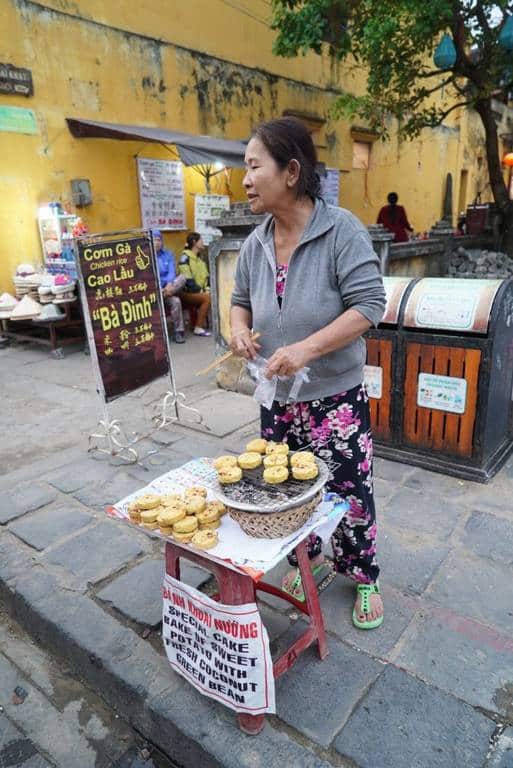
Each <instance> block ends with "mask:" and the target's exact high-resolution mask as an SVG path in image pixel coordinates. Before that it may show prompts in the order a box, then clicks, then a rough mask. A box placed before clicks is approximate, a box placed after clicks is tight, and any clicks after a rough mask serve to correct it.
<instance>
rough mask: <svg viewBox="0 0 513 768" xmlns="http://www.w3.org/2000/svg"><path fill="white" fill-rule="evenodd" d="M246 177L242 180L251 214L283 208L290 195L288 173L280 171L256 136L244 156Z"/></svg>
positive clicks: (287, 171) (286, 170) (251, 140)
mask: <svg viewBox="0 0 513 768" xmlns="http://www.w3.org/2000/svg"><path fill="white" fill-rule="evenodd" d="M245 163H246V175H245V176H244V178H243V180H242V184H243V186H244V189H245V190H246V194H247V196H248V200H249V207H250V209H251V213H272V212H273V211H274V210H275V209H276V208H278V207H280V208H281V207H283V203H284V197H285V196H288V195H290V193H291V186H290V176H291V174H290V171H289V169H287V168H285V169H284V170H282V169H281V168H280V167H279V166H278V164H277V163H276V161H275V160H274V158H273V157H272V155H270V154H269V152H268V151H267V149H266V148H265V146H264V144H263V143H262V142H261V141H260V139H258V138H257V137H256V136H253V138H252V139H250V141H249V143H248V146H247V149H246V155H245Z"/></svg>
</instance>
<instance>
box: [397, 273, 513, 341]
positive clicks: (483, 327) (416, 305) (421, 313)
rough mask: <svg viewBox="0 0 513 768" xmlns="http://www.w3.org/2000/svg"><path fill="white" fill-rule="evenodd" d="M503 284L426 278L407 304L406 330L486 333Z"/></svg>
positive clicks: (414, 290)
mask: <svg viewBox="0 0 513 768" xmlns="http://www.w3.org/2000/svg"><path fill="white" fill-rule="evenodd" d="M503 282H504V281H503V280H473V279H461V278H460V279H458V278H451V277H426V278H423V279H422V280H419V282H418V283H417V285H415V287H414V288H413V290H412V292H411V294H410V296H409V297H408V300H407V302H406V308H405V311H404V327H405V328H419V329H422V328H426V329H427V328H429V329H433V330H443V331H459V332H460V333H479V334H486V333H487V332H488V324H489V321H490V315H491V311H492V306H493V302H494V299H495V296H496V294H497V291H498V290H499V288H500V286H501V285H502V283H503Z"/></svg>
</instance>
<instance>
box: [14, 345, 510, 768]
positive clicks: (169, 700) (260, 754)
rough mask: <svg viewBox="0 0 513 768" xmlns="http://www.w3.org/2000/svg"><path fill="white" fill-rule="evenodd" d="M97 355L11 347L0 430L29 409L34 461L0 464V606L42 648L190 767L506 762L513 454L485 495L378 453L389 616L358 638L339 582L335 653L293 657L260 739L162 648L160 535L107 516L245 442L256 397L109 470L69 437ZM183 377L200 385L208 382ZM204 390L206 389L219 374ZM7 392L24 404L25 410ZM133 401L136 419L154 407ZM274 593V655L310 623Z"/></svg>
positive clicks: (325, 598) (267, 603)
mask: <svg viewBox="0 0 513 768" xmlns="http://www.w3.org/2000/svg"><path fill="white" fill-rule="evenodd" d="M185 346H187V345H185ZM190 349H191V352H190V354H193V347H192V345H191V347H190ZM37 354H39V358H38V359H37V360H36V362H33V361H34V356H35V355H37ZM2 355H4V357H2ZM24 356H27V358H26V359H25V363H24V364H23V360H24ZM184 359H185V358H184ZM4 361H9V363H10V365H9V366H5V365H3V362H4ZM31 365H37V369H38V371H39V373H38V376H37V377H32V376H31V374H30V366H31ZM87 365H88V361H87V359H86V358H85V359H82V356H81V355H73V356H70V357H69V358H67V359H66V360H64V361H54V360H51V359H45V358H44V357H43V356H42V354H41V353H40V351H39V350H38V351H37V353H36V352H35V351H33V350H31V349H28V350H24V349H20V348H16V349H11V350H9V351H8V354H5V353H4V352H0V385H1V384H3V383H4V381H5V380H8V382H9V386H8V388H7V389H6V390H2V391H6V392H7V395H6V397H5V398H4V400H3V401H2V407H3V417H2V419H3V422H4V423H3V425H2V424H0V428H2V426H3V428H4V429H3V435H4V438H5V436H6V435H7V433H8V428H9V423H10V422H12V423H13V424H16V423H17V421H16V420H20V421H21V422H22V432H24V434H30V435H31V437H30V441H31V446H32V448H31V451H30V455H29V453H28V452H25V453H24V451H23V445H22V443H21V442H20V443H19V450H18V453H19V454H20V455H19V459H18V460H16V458H15V457H13V456H11V457H10V460H9V462H8V463H5V464H4V465H2V467H3V474H2V475H0V599H1V601H2V603H3V605H4V606H5V607H6V608H7V609H8V610H9V611H10V612H11V614H12V615H13V616H14V617H15V618H16V619H17V621H18V622H20V624H21V625H22V626H23V627H24V628H25V629H26V630H27V631H28V632H29V633H30V634H31V635H32V636H33V638H34V639H35V640H36V641H37V642H38V643H39V644H40V646H41V647H44V648H46V649H48V650H49V651H50V652H51V653H53V654H55V656H56V657H58V658H59V659H60V660H61V661H62V663H63V664H65V665H66V666H67V667H68V668H69V669H71V670H73V671H74V673H75V674H76V675H78V676H80V677H81V678H82V679H83V680H85V681H86V682H87V684H88V685H89V686H91V687H92V688H93V689H95V690H96V691H98V692H99V693H100V694H101V696H102V697H104V699H105V700H106V702H107V703H108V704H109V705H110V706H112V707H115V708H116V709H117V711H118V712H119V714H120V715H121V716H122V717H124V718H125V719H127V720H128V721H129V723H130V724H131V725H132V726H134V727H135V728H137V730H138V731H140V732H141V733H142V734H143V735H144V736H145V737H146V738H147V739H149V740H150V741H152V742H153V743H155V744H157V745H158V746H160V747H161V748H162V749H163V750H164V751H165V752H166V753H167V754H168V755H170V757H171V758H173V759H175V760H176V762H177V763H178V764H180V765H182V766H185V767H187V766H194V767H195V768H196V766H198V765H201V766H202V767H203V766H237V768H243V767H244V766H251V767H252V768H255V766H258V767H260V766H261V768H272V766H278V765H280V766H281V765H291V766H315V767H316V768H317V766H318V767H319V768H321V767H322V766H325V767H327V766H346V767H347V768H388V767H389V766H390V768H449V767H450V768H513V578H512V577H513V501H512V499H513V460H510V461H509V462H508V463H507V464H506V466H505V467H504V468H503V470H502V471H501V472H500V473H499V475H498V476H497V477H496V478H495V479H494V480H493V481H492V482H491V483H490V484H489V485H487V486H483V485H478V484H474V483H471V482H466V481H460V480H457V479H454V478H450V477H446V476H444V475H435V474H432V473H430V472H427V471H424V470H421V469H417V468H414V467H411V466H406V465H401V464H397V463H391V462H388V461H386V460H383V459H378V460H377V461H376V466H375V474H376V483H375V486H376V495H377V501H378V504H377V506H378V510H379V523H380V538H379V549H380V560H381V566H382V587H383V593H384V600H385V608H386V619H385V623H384V625H383V626H382V628H380V629H379V630H377V631H373V632H369V633H362V632H359V631H358V630H356V629H354V628H353V626H352V624H351V620H350V614H351V606H352V601H353V597H354V593H353V587H352V585H351V583H350V582H348V581H345V580H343V579H341V578H338V579H336V580H335V581H334V582H333V583H332V584H331V585H330V586H329V587H328V589H327V590H326V591H325V592H324V593H323V595H322V600H321V602H322V606H323V611H324V615H325V620H326V625H327V628H328V632H329V644H330V656H329V657H328V659H327V660H326V661H325V662H322V663H321V662H319V661H318V659H317V657H316V654H315V651H314V650H313V649H312V650H311V651H309V652H308V653H306V654H305V655H304V656H303V657H301V658H300V660H299V661H298V663H297V664H296V666H295V667H294V668H293V669H292V670H291V671H290V672H288V673H287V675H285V676H284V677H283V678H281V679H280V681H279V682H278V684H277V715H276V716H275V717H274V716H273V717H269V718H268V723H267V725H266V728H265V730H264V731H263V733H262V734H261V735H260V736H258V737H256V738H250V737H246V736H244V735H243V734H241V733H240V732H239V730H238V729H237V727H236V723H235V718H234V716H233V714H232V713H231V712H230V711H228V710H226V709H225V708H223V707H221V706H218V705H217V704H215V703H213V702H212V701H210V700H208V699H206V698H204V697H202V696H200V695H199V694H198V693H196V691H194V690H193V689H192V688H191V687H190V686H189V685H188V684H187V683H186V682H184V681H183V680H182V679H181V678H179V677H178V676H176V675H175V674H174V673H173V672H172V671H171V670H170V668H169V665H168V664H167V661H166V659H165V657H164V654H163V650H162V648H161V643H160V640H159V622H160V592H159V585H160V580H161V575H162V546H161V545H160V543H158V542H155V541H154V540H151V539H149V538H147V537H145V536H144V535H143V534H141V533H139V532H137V531H135V530H132V529H125V528H123V527H122V526H121V524H119V523H116V522H115V521H113V520H110V519H107V518H106V517H105V515H104V513H103V510H104V507H105V505H106V504H108V503H109V502H112V501H115V500H116V499H118V498H120V497H122V496H123V495H125V494H126V493H128V492H130V491H132V490H135V489H137V488H139V487H140V486H141V485H142V484H144V483H145V482H146V481H147V479H149V478H151V477H153V476H157V475H159V474H161V473H162V472H164V471H166V470H167V469H169V468H171V467H175V466H178V465H179V464H180V463H183V462H184V461H186V460H187V459H189V458H191V457H193V456H198V455H215V454H216V453H219V452H221V451H227V450H238V449H239V448H240V447H241V446H242V445H243V444H244V443H245V441H246V439H247V436H248V435H250V434H253V432H254V429H255V425H254V421H253V420H254V417H255V413H256V412H255V409H254V407H253V403H252V401H251V400H249V399H248V400H247V401H246V402H247V412H246V419H245V421H246V423H245V424H243V425H242V426H238V427H237V428H235V429H234V431H232V432H229V433H228V434H224V436H223V437H216V436H215V435H214V434H209V435H205V434H203V433H201V432H199V431H197V430H191V429H184V428H182V427H176V426H175V427H174V428H173V429H172V430H165V431H162V432H161V433H160V434H158V435H156V436H154V438H153V439H148V440H147V441H146V443H145V454H146V458H145V459H144V460H143V462H142V464H143V466H140V465H136V466H123V465H120V466H112V465H110V464H109V462H108V461H103V460H99V459H95V458H92V457H91V456H87V454H86V453H85V443H84V441H83V438H81V437H80V436H79V435H78V431H77V427H78V426H79V427H80V430H82V431H84V430H86V429H88V428H92V427H93V426H94V409H93V408H92V407H91V404H90V401H91V399H92V393H91V390H90V387H89V385H88V384H87V378H86V375H85V374H86V372H87ZM195 365H196V364H195V361H194V360H191V361H190V366H189V370H192V371H193V370H195ZM61 366H62V367H61ZM66 366H68V367H66ZM20 367H21V371H22V373H20ZM57 367H61V368H60V370H63V371H64V374H63V380H65V383H62V382H61V383H60V384H56V383H55V380H56V370H57ZM196 367H200V365H196ZM47 370H48V372H46V371H47ZM72 371H74V374H73V375H72ZM41 372H44V377H45V380H44V381H43V378H42V373H41ZM82 373H83V374H84V376H83V377H82ZM17 374H18V375H19V376H20V378H19V382H18V387H17V388H16V375H17ZM74 381H78V382H82V383H83V382H86V383H85V384H83V386H82V383H80V384H77V385H76V386H80V387H82V389H80V390H77V391H79V392H80V395H79V397H78V398H77V401H76V403H75V404H74V405H73V407H71V406H69V404H68V405H66V406H65V411H66V419H67V420H68V421H66V420H64V421H63V422H62V423H61V433H62V434H61V437H60V438H56V437H51V439H50V440H49V447H48V444H46V447H45V442H44V431H43V433H42V434H41V431H40V432H39V438H40V446H41V447H40V450H39V452H35V450H34V449H35V446H36V442H37V441H36V437H35V435H34V434H33V433H36V434H37V431H38V430H41V426H40V425H41V424H42V423H43V424H49V423H50V421H47V422H45V421H44V414H43V416H41V415H40V413H39V410H38V406H40V404H41V403H43V404H46V403H50V404H53V403H55V399H56V398H58V397H59V392H60V390H61V389H62V390H66V391H67V390H68V389H70V388H71V387H74V386H75V384H74V383H73V382H74ZM188 381H189V383H187V380H186V381H185V389H186V391H187V392H188V393H189V394H190V392H191V390H190V389H188V387H193V388H194V387H197V386H198V385H197V384H196V383H195V382H194V380H193V379H192V378H190V379H189V380H188ZM202 386H203V387H204V389H203V391H202V392H201V396H202V397H208V395H209V392H211V391H212V386H213V385H212V383H211V382H210V383H208V382H207V383H205V384H203V385H202ZM209 387H210V389H209ZM194 391H196V392H197V389H196V390H194V389H193V390H192V392H193V393H194ZM13 392H17V397H18V400H19V402H18V406H19V403H20V402H21V403H25V404H27V406H26V408H25V410H24V411H22V412H21V413H20V412H19V411H17V412H16V413H17V415H16V417H14V416H13V412H12V410H11V406H12V407H16V402H14V401H12V397H13ZM30 392H34V393H37V398H38V399H37V400H35V401H34V402H33V403H32V406H30V407H29V405H30V403H29V396H30ZM68 396H69V393H67V394H65V396H64V398H65V399H66V397H68ZM234 397H235V396H234ZM14 400H16V398H14ZM150 400H151V398H148V402H149V401H150ZM234 402H237V408H238V409H239V410H238V412H239V416H240V414H244V406H243V404H241V402H240V401H235V400H234ZM131 404H132V406H133V408H132V409H131V413H132V415H134V414H137V413H139V412H140V411H141V410H142V409H141V408H139V405H140V403H139V402H138V399H137V398H135V397H133V398H132V399H131ZM75 407H76V411H75V410H74V409H75ZM70 409H71V410H70ZM54 413H55V410H54ZM73 413H76V419H78V420H79V422H80V423H79V425H77V423H76V420H75V419H74V418H71V417H72V414H73ZM222 417H223V414H220V418H221V419H222ZM134 418H135V416H134ZM69 419H71V421H69ZM214 421H215V419H214ZM241 421H242V422H244V418H239V422H241ZM239 422H237V423H239ZM214 426H215V425H214ZM11 428H12V427H11ZM31 430H32V431H31ZM219 431H221V432H222V430H218V432H219ZM52 434H53V433H52ZM5 442H6V441H5V439H4V445H3V447H2V451H4V452H6V451H7V446H6V444H5ZM60 443H65V447H64V448H62V446H61V445H60ZM284 570H285V566H284V565H283V566H280V567H278V568H277V569H276V570H275V572H274V573H273V574H272V579H273V580H274V581H276V582H278V581H279V580H280V578H281V575H282V573H283V572H284ZM185 579H186V580H187V581H188V582H189V583H192V584H194V585H195V586H201V585H202V584H204V583H205V582H206V580H207V579H208V574H207V573H205V572H203V571H201V570H200V569H198V568H195V567H192V566H191V567H190V568H188V569H187V570H186V572H185ZM262 599H263V600H264V602H263V603H262V614H263V618H264V622H265V623H266V625H267V626H268V629H269V633H270V636H271V640H272V647H273V649H274V650H275V651H276V652H278V651H279V649H280V648H282V647H284V644H285V642H286V641H287V640H290V638H291V637H293V636H294V634H295V633H297V632H298V630H299V629H300V627H301V623H302V619H298V618H297V616H296V614H295V613H294V612H293V611H290V610H288V609H287V607H286V605H284V604H282V603H280V602H279V601H277V600H276V599H274V598H272V597H270V596H263V598H262Z"/></svg>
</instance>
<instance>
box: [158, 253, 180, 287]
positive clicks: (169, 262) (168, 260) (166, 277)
mask: <svg viewBox="0 0 513 768" xmlns="http://www.w3.org/2000/svg"><path fill="white" fill-rule="evenodd" d="M157 260H158V264H159V276H160V285H161V286H162V288H165V287H166V285H167V284H168V283H172V282H173V280H175V279H176V264H175V255H174V253H173V251H168V250H166V249H165V248H161V249H160V251H157Z"/></svg>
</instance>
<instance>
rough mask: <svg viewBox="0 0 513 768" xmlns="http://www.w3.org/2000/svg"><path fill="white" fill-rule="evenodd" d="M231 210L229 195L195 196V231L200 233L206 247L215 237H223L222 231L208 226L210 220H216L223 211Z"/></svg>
mask: <svg viewBox="0 0 513 768" xmlns="http://www.w3.org/2000/svg"><path fill="white" fill-rule="evenodd" d="M229 210H230V198H229V197H228V195H195V196H194V229H195V230H196V232H199V233H200V235H201V238H202V240H203V242H204V243H205V245H209V243H211V242H212V240H213V239H214V237H221V234H222V232H221V230H220V229H216V228H215V227H211V226H210V225H209V224H207V221H208V219H214V218H216V217H218V216H220V215H221V214H222V212H223V211H229Z"/></svg>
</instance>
